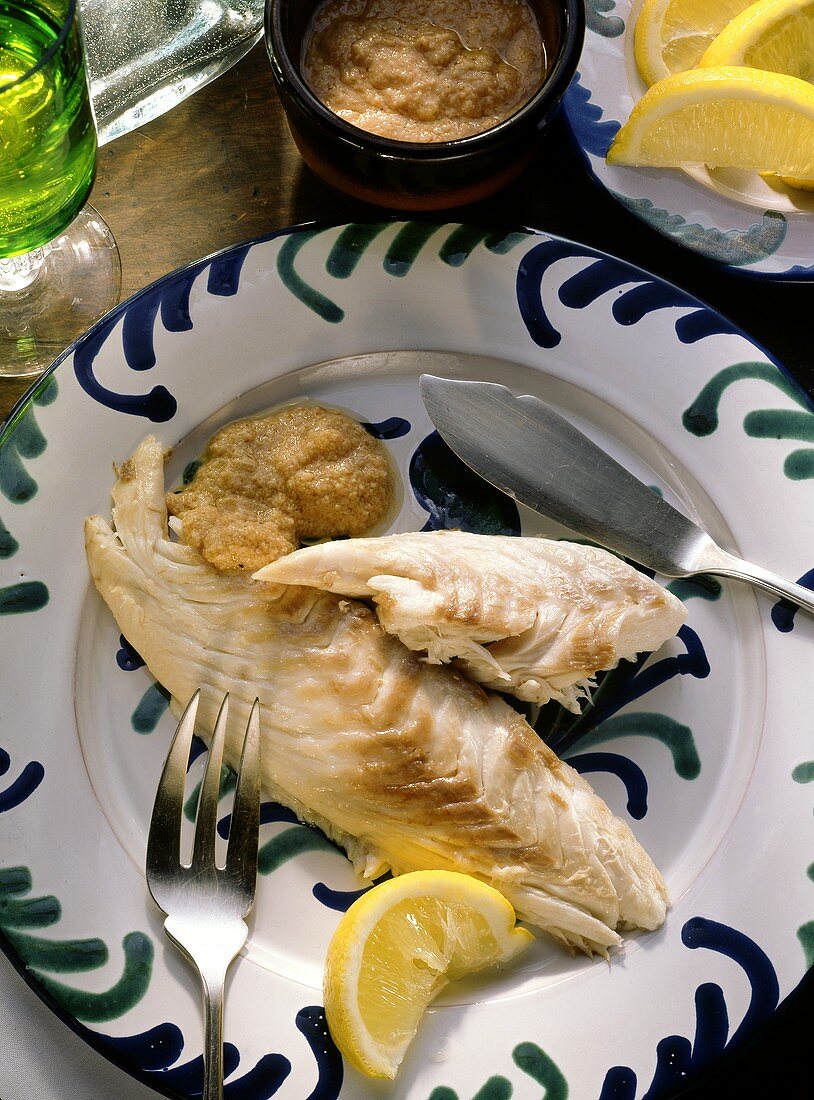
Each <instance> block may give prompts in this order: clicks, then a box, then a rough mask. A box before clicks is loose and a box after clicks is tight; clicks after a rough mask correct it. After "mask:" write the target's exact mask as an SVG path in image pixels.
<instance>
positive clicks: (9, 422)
mask: <svg viewBox="0 0 814 1100" xmlns="http://www.w3.org/2000/svg"><path fill="white" fill-rule="evenodd" d="M411 221H421V222H423V223H425V224H427V223H429V224H434V225H437V226H439V228H440V227H441V226H443V225H447V224H454V225H460V224H463V225H464V226H468V227H471V228H475V227H477V228H479V229H486V228H488V229H489V230H490V231H494V232H498V229H497V228H496V227H495V226H488V227H486V226H484V225H482V224H481V223H477V222H472V223H460V222H457V221H456V222H447V221H446V220H444V219H436V218H423V219H405V218H401V217H389V218H388V217H384V218H376V219H369V220H368V221H367V222H354V223H348V222H342V221H339V222H333V221H329V222H320V221H316V220H312V221H305V222H300V223H297V224H295V225H292V226H286V227H282V228H280V229H275V230H272V231H270V232H269V233H266V234H262V235H260V236H257V237H252V238H249V239H247V240H245V241H240V242H236V243H234V244H231V245H227V246H225V247H224V248H222V249H217V250H215V251H213V252H211V253H209V254H208V255H206V256H204V257H201V258H199V259H197V260H193V261H191V262H189V263H187V264H182V265H180V266H179V267H177V268H175V269H174V270H172V271H169V272H167V273H166V274H165V275H162V276H160V277H159V278H158V279H155V280H154V281H153V282H151V283H149V284H148V285H146V286H144V287H142V288H141V289H140V290H138V291H136V292H135V293H134V294H132V295H131V296H130V297H129V298H127V299H126V300H125V301H123V302H121V303H119V305H117V306H115V307H114V308H113V309H112V310H110V311H109V312H108V313H106V314H105V315H104V316H103V317H101V318H100V319H99V320H98V321H97V322H96V323H95V324H94V325H92V326H91V328H89V329H88V330H87V331H86V332H85V333H83V334H82V335H81V336H80V337H78V338H77V339H76V340H75V341H74V342H73V343H72V344H71V345H70V346H69V347H67V348H66V349H65V350H64V351H63V352H62V353H61V354H60V355H59V356H58V357H57V358H56V359H55V360H54V362H53V363H52V364H51V365H50V366H49V367H48V368H47V369H46V370H45V371H44V372H43V374H41V375H40V376H39V377H38V378H37V379H36V380H35V381H34V382H33V383H32V384H31V385H30V386H29V387H28V389H27V390H26V391H25V392H24V393H23V394H22V396H21V397H20V398H19V399H18V401H17V402H16V403H15V404H14V406H13V407H12V409H11V411H10V412H9V413H8V415H7V416H6V417H5V418H4V419H3V421H2V422H0V450H1V449H2V448H3V446H4V445H5V442H6V440H7V437H8V435H9V434H10V431H11V430H12V428H13V427H14V425H15V424H16V422H17V420H18V419H19V417H20V416H21V415H22V414H23V413H24V412H25V411H26V409H27V408H28V407H29V405H30V404H31V402H32V401H33V399H34V398H35V396H36V395H37V394H38V393H39V392H41V390H42V389H43V388H44V386H45V385H46V384H47V381H48V379H50V377H51V376H52V375H53V374H54V373H55V372H56V370H57V368H58V367H60V366H61V365H62V364H63V363H64V362H65V361H66V360H67V359H68V358H69V357H70V356H72V355H73V354H74V353H75V352H76V351H77V350H78V349H79V348H80V347H81V346H82V345H83V344H84V343H85V342H86V341H87V340H88V339H89V338H91V337H92V336H93V335H94V334H95V333H96V332H97V331H98V330H99V329H100V328H102V327H103V326H109V325H111V322H113V321H114V320H116V319H117V318H118V317H120V316H122V315H124V314H125V313H126V312H127V310H128V309H129V308H130V306H131V305H132V304H133V303H134V302H136V301H138V300H139V299H141V298H143V297H144V296H145V295H148V294H150V293H152V292H153V291H155V290H156V289H157V288H159V287H161V286H162V285H164V284H165V283H167V282H169V281H170V280H172V279H174V278H176V277H178V276H179V275H183V274H185V273H190V272H193V271H195V269H201V270H203V269H205V268H206V267H207V266H208V265H209V264H210V263H212V262H213V261H214V260H217V259H219V258H220V257H223V256H226V255H229V254H230V253H232V252H235V251H237V250H240V249H245V250H246V252H248V251H250V250H251V249H252V248H254V247H255V246H256V245H261V244H265V243H267V242H269V241H273V240H276V239H278V238H280V237H287V236H293V235H294V234H297V233H306V232H310V233H313V232H316V233H321V232H328V231H330V230H334V229H341V228H344V227H346V226H347V225H348V224H381V223H383V222H387V223H389V224H391V225H399V224H405V223H409V222H411ZM500 231H506V232H521V233H524V234H527V235H528V236H529V237H546V238H548V239H550V240H555V241H558V242H562V243H565V244H576V245H577V246H578V247H580V248H581V249H584V250H585V251H586V252H589V253H592V254H593V255H595V256H596V257H597V258H600V259H608V260H612V261H614V262H617V263H622V264H624V265H625V266H626V267H628V268H629V269H630V271H631V274H632V275H642V276H645V277H646V278H648V279H651V280H654V281H655V282H657V283H659V284H661V285H663V286H667V287H671V288H673V289H675V290H677V291H679V293H681V294H683V295H685V296H686V298H687V299H688V300H689V301H688V304H692V305H697V306H698V307H702V308H704V309H707V310H709V311H710V312H711V313H712V314H713V315H715V316H717V317H719V318H721V319H723V320H724V321H725V322H726V323H727V325H729V326H730V331H731V332H732V333H733V334H736V335H739V336H741V337H743V338H744V339H746V340H748V341H749V342H750V343H751V344H752V345H753V346H754V347H755V348H756V349H757V350H759V351H760V352H761V353H762V354H764V355H765V356H766V358H767V359H768V360H769V361H770V362H771V363H772V364H773V365H774V366H775V367H777V369H778V370H779V371H780V372H781V373H782V374H783V376H784V377H785V378H786V379H788V380H789V381H790V382H791V384H792V386H793V387H794V388H795V389H796V390H797V391H798V392H799V393H800V395H801V396H802V398H803V399H804V401H805V403H806V404H807V405H808V406H809V407H810V408H811V409H812V411H814V398H812V396H811V395H810V394H809V393H808V391H807V390H806V389H805V387H804V386H803V385H802V384H801V383H800V382H799V381H798V380H797V379H796V378H795V377H794V375H793V374H792V373H791V372H790V371H789V370H788V368H787V367H786V366H785V365H784V364H783V363H782V362H781V361H780V360H779V359H778V358H777V357H776V356H775V355H774V354H773V353H772V352H770V351H769V350H768V349H767V348H765V347H764V346H763V345H762V344H761V343H759V342H758V341H757V340H755V339H754V338H753V337H752V336H750V335H749V333H748V332H747V331H746V330H745V329H743V328H742V327H741V326H740V325H738V324H736V323H735V322H732V321H731V320H730V319H729V318H728V317H727V316H726V314H724V313H722V312H721V311H720V310H718V309H716V308H715V307H714V306H710V305H708V304H707V303H706V302H705V301H704V300H703V299H701V298H698V297H697V296H696V295H694V294H692V293H690V292H688V291H686V290H685V289H684V288H683V287H681V286H679V285H678V284H676V283H673V282H671V281H670V280H668V279H664V278H663V277H662V276H660V275H655V274H654V273H652V272H650V271H648V270H647V269H646V268H643V267H641V266H639V265H638V264H635V263H632V262H630V261H628V260H624V259H621V258H620V257H617V256H614V255H613V254H612V253H609V252H606V251H604V250H603V249H600V248H595V247H593V246H592V245H583V244H581V243H580V242H575V241H573V240H572V239H571V238H567V237H563V236H562V235H560V234H557V233H550V232H548V231H547V230H545V229H541V228H532V227H529V226H520V227H519V228H518V227H517V226H514V227H512V228H511V229H510V230H509V229H506V227H505V226H502V227H500ZM0 951H2V952H3V954H4V955H5V956H6V958H7V959H8V960H9V962H10V963H11V965H12V966H13V967H14V969H15V970H16V971H17V973H18V974H19V975H20V976H21V978H22V979H23V981H24V982H25V983H26V985H27V986H28V987H29V988H30V989H31V990H32V991H33V992H34V993H35V994H36V996H37V997H38V998H39V999H40V1000H41V1001H42V1002H43V1004H45V1005H46V1007H47V1008H48V1009H49V1010H50V1011H51V1012H52V1013H53V1014H54V1016H55V1017H56V1018H57V1019H59V1020H60V1021H62V1022H63V1023H64V1024H66V1025H67V1026H68V1027H69V1028H70V1029H71V1030H72V1031H73V1032H74V1033H75V1034H76V1035H78V1036H79V1038H81V1039H82V1040H83V1041H84V1042H85V1043H87V1044H88V1046H90V1047H91V1048H92V1049H93V1050H95V1051H97V1052H98V1053H99V1054H101V1055H102V1056H103V1057H104V1058H105V1059H106V1060H107V1061H108V1062H110V1063H112V1064H113V1065H115V1066H116V1067H117V1068H118V1069H121V1070H122V1071H123V1072H124V1073H126V1074H127V1075H128V1077H130V1078H132V1079H134V1080H137V1081H139V1083H141V1084H143V1085H145V1086H146V1087H147V1088H149V1089H151V1090H152V1091H153V1092H155V1093H157V1094H159V1095H161V1096H166V1097H169V1098H170V1100H181V1098H182V1094H181V1093H178V1092H177V1091H175V1090H173V1089H169V1088H166V1087H165V1086H164V1085H163V1084H162V1083H161V1082H160V1078H158V1079H156V1076H155V1075H154V1074H149V1075H148V1074H146V1073H144V1072H141V1071H140V1070H138V1069H136V1068H134V1067H133V1066H132V1064H130V1063H128V1062H127V1060H126V1059H125V1058H123V1057H121V1056H120V1055H119V1054H118V1053H117V1052H116V1051H115V1050H114V1049H111V1047H110V1046H109V1045H107V1044H106V1043H105V1042H104V1041H103V1037H102V1036H100V1035H99V1034H98V1033H96V1032H94V1031H93V1030H92V1029H91V1028H88V1027H86V1026H85V1025H84V1024H82V1023H81V1022H80V1021H79V1020H78V1019H76V1017H75V1016H72V1015H71V1014H70V1013H69V1012H67V1011H66V1010H65V1009H64V1008H63V1007H62V1006H60V1005H59V1003H58V1002H57V1001H56V1000H55V999H54V998H53V997H52V995H51V994H50V993H49V992H48V991H47V989H45V988H44V986H43V985H42V984H41V983H40V981H39V980H38V979H37V977H36V976H35V974H34V973H33V971H31V970H30V969H29V968H28V967H27V966H26V964H25V962H24V961H23V959H22V957H21V956H20V955H19V953H18V952H17V950H16V949H15V948H14V946H13V944H12V942H11V940H10V939H9V938H8V936H7V935H6V934H5V932H4V931H3V930H2V929H0ZM803 980H805V975H804V977H803V979H801V981H803ZM799 985H800V983H798V985H797V986H795V987H794V989H793V990H791V991H790V994H789V996H791V995H793V994H794V993H795V991H796V990H797V989H799ZM787 999H788V998H784V999H783V1000H782V1001H780V1002H779V1004H778V1008H780V1007H781V1006H782V1005H784V1004H785V1003H786V1000H787ZM775 1011H777V1010H775ZM763 1026H765V1022H764V1024H763ZM760 1030H761V1028H760V1026H759V1027H758V1028H757V1029H756V1032H755V1033H754V1034H752V1035H751V1036H749V1037H748V1038H750V1039H753V1038H754V1037H755V1034H757V1033H758V1032H759V1031H760ZM735 1053H736V1052H735V1051H732V1050H727V1051H725V1052H724V1053H723V1054H722V1055H721V1056H720V1057H719V1058H717V1059H714V1060H713V1061H712V1062H710V1063H708V1064H707V1065H705V1066H704V1069H703V1071H702V1074H701V1077H705V1076H707V1075H708V1074H709V1072H710V1071H712V1070H714V1069H715V1068H716V1067H718V1066H720V1064H722V1063H723V1062H725V1061H726V1060H727V1059H729V1058H731V1057H732V1056H733V1054H735ZM695 1083H697V1081H694V1082H693V1084H695Z"/></svg>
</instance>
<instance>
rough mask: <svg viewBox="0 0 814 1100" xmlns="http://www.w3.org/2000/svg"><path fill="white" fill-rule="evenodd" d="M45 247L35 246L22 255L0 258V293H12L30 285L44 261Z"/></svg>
mask: <svg viewBox="0 0 814 1100" xmlns="http://www.w3.org/2000/svg"><path fill="white" fill-rule="evenodd" d="M45 255H46V251H45V248H35V249H34V250H33V252H24V253H23V254H22V256H10V257H9V258H8V259H6V260H3V259H0V294H14V293H15V292H17V291H20V290H25V288H26V287H28V286H31V284H32V283H33V282H34V280H35V279H36V277H37V276H38V275H39V273H40V268H41V267H42V265H43V263H44V262H45Z"/></svg>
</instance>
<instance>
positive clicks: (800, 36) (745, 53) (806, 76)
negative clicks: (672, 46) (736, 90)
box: [699, 0, 814, 80]
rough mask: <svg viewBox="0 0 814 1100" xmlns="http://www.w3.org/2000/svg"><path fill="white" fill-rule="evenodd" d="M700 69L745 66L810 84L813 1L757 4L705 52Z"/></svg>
mask: <svg viewBox="0 0 814 1100" xmlns="http://www.w3.org/2000/svg"><path fill="white" fill-rule="evenodd" d="M699 64H700V65H704V66H710V67H711V66H718V65H748V66H750V67H751V68H753V69H768V70H770V71H771V72H774V73H786V74H787V75H788V76H799V77H800V78H801V79H803V80H811V79H812V77H813V76H814V0H759V2H758V3H757V4H752V5H751V6H750V7H748V8H747V9H746V11H743V12H741V13H740V15H738V16H736V17H735V18H734V19H733V20H732V22H731V23H729V24H728V26H726V27H725V28H724V29H723V30H722V31H721V33H720V34H719V35H718V37H717V38H716V39H715V40H714V42H713V43H712V44H711V45H710V46H709V47H708V48H707V49H706V50H705V52H704V54H703V56H702V57H701V60H700V62H699Z"/></svg>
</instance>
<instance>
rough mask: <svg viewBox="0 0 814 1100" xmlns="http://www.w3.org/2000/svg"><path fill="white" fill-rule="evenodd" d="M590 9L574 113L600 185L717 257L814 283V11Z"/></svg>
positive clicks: (688, 5)
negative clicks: (813, 79)
mask: <svg viewBox="0 0 814 1100" xmlns="http://www.w3.org/2000/svg"><path fill="white" fill-rule="evenodd" d="M587 8H588V32H587V34H586V39H585V47H584V50H583V55H582V58H581V60H580V67H579V73H578V74H577V76H576V78H575V80H574V82H573V84H572V85H571V87H570V88H569V90H568V93H567V95H566V98H565V111H566V115H567V117H568V120H569V122H570V125H571V129H572V131H573V133H574V137H575V139H576V141H577V143H578V144H579V146H580V148H581V149H582V151H583V153H584V155H585V157H586V159H587V161H588V164H589V167H590V169H591V171H592V172H593V174H594V175H595V177H596V179H597V180H598V181H599V182H600V183H601V184H602V186H604V187H606V188H607V189H608V190H609V191H610V192H611V194H612V195H614V197H615V198H616V199H618V200H619V201H620V202H621V203H622V204H623V205H624V206H626V207H627V208H628V209H629V210H631V211H632V212H633V213H634V214H635V215H636V216H637V217H639V218H641V219H642V220H643V221H644V222H646V223H647V224H649V225H650V226H652V227H653V228H654V229H656V230H658V231H659V232H661V233H663V234H664V235H665V236H667V237H670V238H671V239H672V240H674V241H676V242H678V243H679V244H681V245H683V246H684V247H687V248H690V249H692V250H693V251H695V252H699V253H701V254H702V255H704V256H706V257H708V258H709V259H712V260H715V261H717V262H719V263H722V264H726V265H728V266H731V267H734V268H738V269H741V270H744V271H748V272H750V273H753V274H755V275H759V276H764V277H770V278H771V277H774V278H783V279H802V280H807V279H811V278H814V190H810V189H807V188H811V187H814V180H812V179H810V178H809V179H806V178H804V177H814V85H812V84H810V83H809V82H808V79H803V77H808V76H809V75H810V74H811V73H812V72H814V33H813V32H812V28H814V2H812V0H758V3H752V4H749V3H746V2H745V0H634V2H633V3H631V2H630V0H589V2H588V5H587ZM770 70H774V71H770ZM646 93H647V95H646V98H645V94H646ZM634 108H635V111H634ZM617 135H618V136H617ZM609 151H610V157H608V153H609ZM716 164H717V165H719V166H717V167H716V166H715V165H716ZM664 165H670V166H669V167H667V166H664ZM792 184H793V186H792Z"/></svg>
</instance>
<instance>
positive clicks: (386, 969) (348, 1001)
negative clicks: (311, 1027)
mask: <svg viewBox="0 0 814 1100" xmlns="http://www.w3.org/2000/svg"><path fill="white" fill-rule="evenodd" d="M533 939H534V937H533V936H532V934H531V933H530V932H528V931H527V930H526V929H525V928H519V927H517V926H516V925H515V915H514V909H513V908H512V907H511V905H510V904H509V902H508V901H506V899H505V898H504V897H503V896H502V894H499V893H498V892H497V890H495V889H493V888H492V887H491V886H487V885H486V884H485V883H483V882H480V881H479V880H478V879H474V878H471V877H470V876H469V875H462V874H458V873H457V872H454V871H413V872H411V873H410V874H406V875H400V876H399V877H398V878H394V879H390V880H389V881H387V882H383V883H380V884H379V885H378V886H376V887H374V888H373V889H372V890H369V891H368V892H367V893H366V894H363V895H362V897H361V898H359V899H358V901H355V902H354V903H353V905H352V906H351V907H350V909H348V911H347V913H346V914H345V915H344V917H343V918H342V920H341V921H340V922H339V925H338V927H337V929H336V932H335V933H334V935H333V938H332V939H331V943H330V946H329V948H328V954H327V957H326V960H325V989H324V995H325V1014H326V1018H327V1021H328V1027H329V1029H330V1032H331V1035H332V1036H333V1039H334V1042H335V1043H336V1045H337V1046H338V1047H339V1049H340V1050H341V1052H342V1054H343V1055H344V1056H345V1057H346V1058H347V1059H348V1060H349V1061H350V1062H351V1063H352V1064H353V1065H354V1066H355V1067H356V1068H357V1069H359V1070H361V1071H362V1072H363V1073H366V1074H368V1075H369V1076H371V1077H385V1078H393V1077H395V1075H396V1071H397V1070H398V1067H399V1065H400V1064H401V1060H402V1058H403V1057H404V1054H405V1052H406V1050H407V1047H408V1046H409V1044H410V1041H411V1039H412V1038H413V1036H414V1035H415V1033H416V1031H417V1029H418V1024H419V1021H420V1020H421V1016H422V1014H423V1012H424V1009H425V1008H426V1007H427V1005H428V1004H429V1003H430V1001H431V1000H432V999H433V997H435V995H436V994H437V993H439V992H440V991H441V990H442V989H443V988H444V986H445V985H447V983H448V982H450V981H453V980H454V979H455V978H459V977H462V976H463V975H464V974H470V973H472V972H473V971H476V970H482V969H483V968H484V967H487V966H493V965H495V964H498V963H504V962H507V961H508V960H509V959H512V958H514V956H515V955H516V954H517V953H518V952H519V951H522V950H523V948H524V947H526V946H527V945H528V944H529V943H531V942H532V941H533Z"/></svg>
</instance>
